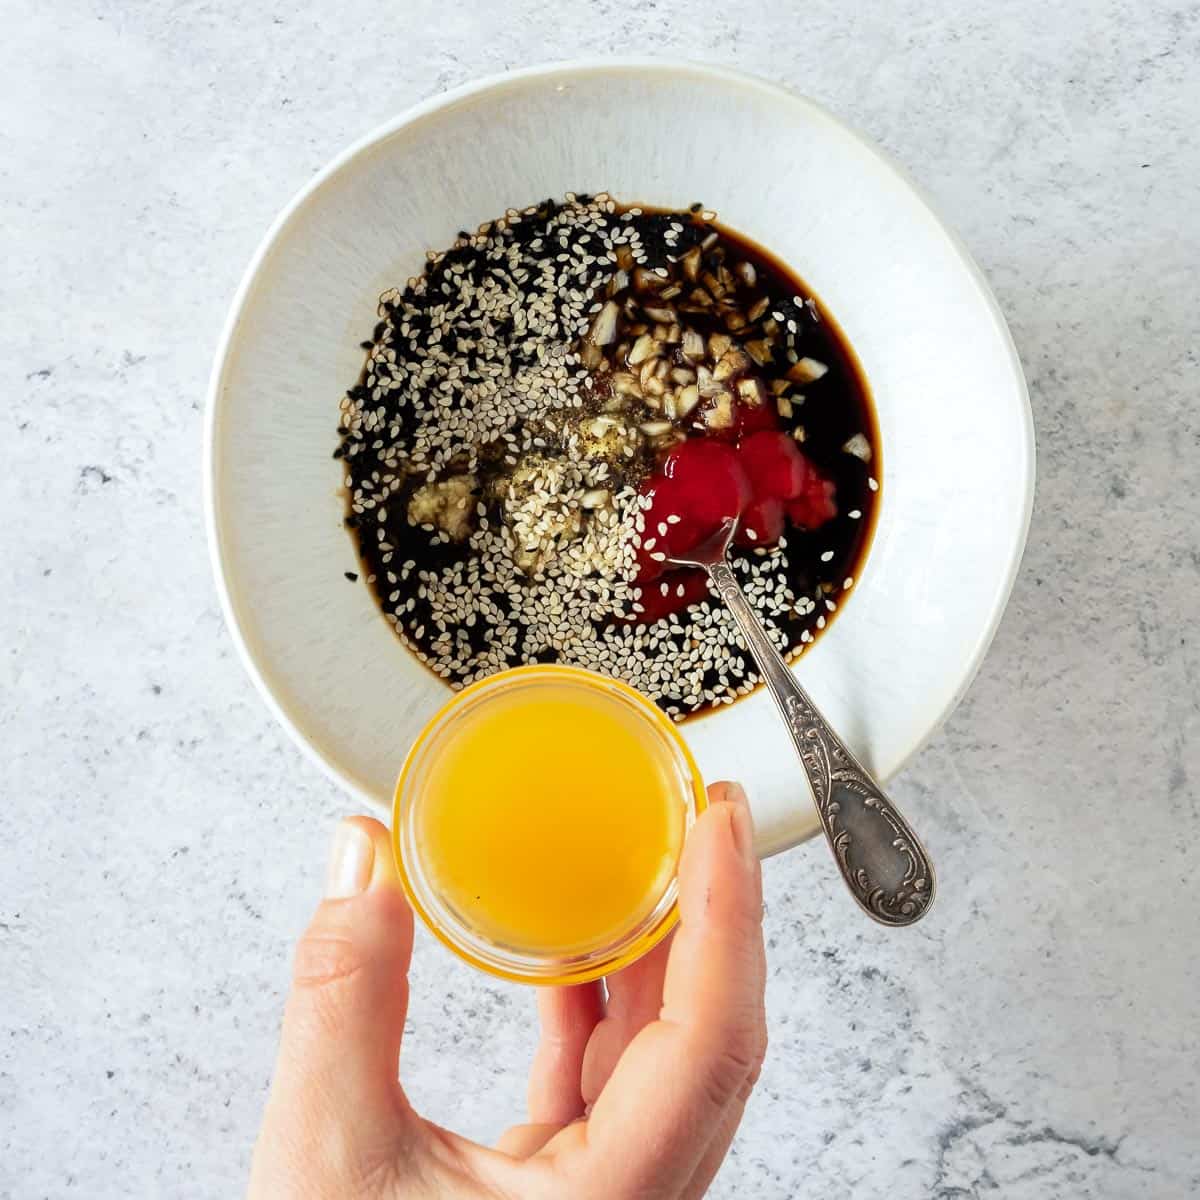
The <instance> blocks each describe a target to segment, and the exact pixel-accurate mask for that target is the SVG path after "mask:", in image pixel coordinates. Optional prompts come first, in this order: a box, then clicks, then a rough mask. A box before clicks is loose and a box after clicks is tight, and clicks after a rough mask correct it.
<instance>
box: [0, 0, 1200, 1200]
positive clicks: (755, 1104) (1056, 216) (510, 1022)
mask: <svg viewBox="0 0 1200 1200" xmlns="http://www.w3.org/2000/svg"><path fill="white" fill-rule="evenodd" d="M548 11H549V10H547V9H546V7H545V5H543V4H535V3H533V2H532V0H518V2H516V3H504V4H493V5H488V6H484V5H474V4H465V5H448V4H442V3H436V4H435V3H430V2H429V0H410V2H409V3H408V4H406V5H404V6H388V5H382V6H381V5H380V4H379V3H378V2H377V0H374V2H371V3H367V2H366V0H340V2H339V3H338V4H335V5H329V4H323V3H315V2H313V0H298V2H296V3H292V4H286V5H275V6H271V5H267V6H263V5H243V4H235V3H233V2H232V0H213V2H210V3H203V4H200V3H195V4H192V3H187V4H185V3H177V4H166V3H162V4H157V5H150V4H147V5H123V4H114V3H110V2H108V0H73V2H70V3H68V2H67V0H46V2H44V3H37V4H35V3H31V2H29V0H15V11H14V7H13V5H12V4H10V5H9V6H8V8H7V9H6V17H7V19H6V20H5V23H4V24H5V34H4V38H3V44H2V46H0V112H3V113H4V115H5V119H4V121H3V122H2V124H0V248H2V253H0V261H2V262H3V269H2V270H0V298H2V301H3V303H2V304H0V313H2V315H0V378H2V379H3V384H4V394H5V400H6V403H5V405H4V411H3V414H2V415H0V437H2V443H0V444H2V445H3V451H4V458H5V460H6V468H5V470H4V471H3V472H2V473H0V511H2V512H3V535H2V537H3V555H2V557H0V632H2V639H0V644H2V646H3V660H2V662H3V665H2V667H0V731H2V733H0V737H2V741H0V758H2V761H3V767H2V768H0V779H2V780H3V800H4V829H3V837H2V838H0V1197H4V1198H5V1200H18V1198H19V1200H40V1198H43V1197H55V1198H56V1197H70V1196H81V1197H87V1198H88V1200H107V1198H108V1197H114V1198H116V1197H150V1196H163V1197H171V1198H176V1200H178V1198H186V1197H230V1196H236V1195H238V1194H239V1193H240V1191H241V1189H242V1187H243V1186H244V1180H245V1175H246V1169H247V1161H248V1155H249V1150H250V1146H251V1142H252V1140H253V1137H254V1134H255V1131H256V1128H257V1124H258V1120H259V1114H260V1110H261V1106H262V1102H263V1097H264V1092H265V1088H266V1086H267V1080H268V1074H269V1071H270V1066H271V1060H272V1056H273V1052H274V1044H275V1036H276V1029H277V1022H278V1019H279V1012H280V1003H281V997H282V994H283V990H284V988H285V985H286V980H287V974H288V958H289V946H290V943H291V941H292V940H293V939H294V937H295V936H296V934H297V933H298V931H299V930H300V928H301V927H302V925H303V923H304V922H305V920H306V917H307V915H308V913H309V911H310V909H311V906H312V905H313V903H314V901H315V899H316V896H317V892H318V890H319V881H320V873H321V871H322V868H323V859H324V855H325V849H326V842H327V838H328V836H329V832H330V830H331V827H332V825H333V822H334V820H335V819H336V817H337V816H338V815H340V814H341V813H342V812H343V810H344V801H343V799H342V798H341V797H340V796H339V795H337V794H336V792H335V791H334V790H333V789H332V788H331V787H330V786H329V785H328V784H327V783H326V782H325V780H324V779H322V778H321V777H320V776H318V774H317V772H316V771H315V770H314V768H313V767H312V766H311V765H310V764H309V763H307V762H306V761H304V760H302V758H301V756H300V755H299V753H298V752H297V751H296V749H295V748H294V747H293V746H292V744H291V743H290V742H289V741H288V740H287V738H286V736H285V735H284V733H283V732H282V730H281V729H279V728H278V727H277V726H276V725H275V723H274V722H273V720H272V719H271V718H270V716H269V715H268V713H267V712H266V710H265V708H264V706H263V705H262V703H261V702H260V700H259V699H258V697H257V695H256V694H255V693H254V692H253V690H252V688H251V685H250V683H249V681H248V679H247V677H246V675H245V674H244V673H243V671H242V669H241V667H240V666H239V664H238V661H237V659H236V658H235V656H234V653H233V649H232V646H231V643H230V640H229V637H228V636H227V634H226V631H225V629H224V626H223V622H222V618H221V614H220V612H219V611H218V607H217V602H216V598H215V594H214V590H213V587H212V584H211V581H210V577H209V569H208V560H207V554H206V549H205V545H204V536H203V529H202V520H201V507H200V487H199V456H200V432H201V406H202V401H203V393H204V387H205V382H206V376H207V372H208V368H209V363H210V357H211V354H212V351H213V347H214V345H215V343H216V339H217V334H218V331H219V329H220V326H221V323H222V320H223V318H224V314H225V309H226V306H227V305H228V303H229V300H230V298H231V295H232V292H233V290H234V287H235V285H236V283H237V281H238V279H239V277H240V275H241V272H242V270H243V268H244V266H245V264H246V261H247V259H248V257H249V255H250V253H251V251H252V250H253V248H254V246H255V245H256V243H257V241H258V239H259V237H260V235H261V234H262V232H263V230H264V228H265V227H266V225H267V224H268V222H269V221H270V220H271V218H272V217H273V216H274V215H275V213H276V212H277V210H278V209H279V208H280V206H281V205H282V204H283V203H284V202H285V201H286V200H287V199H288V197H289V196H290V195H291V194H292V192H293V191H294V190H295V189H296V188H297V187H298V186H299V185H300V184H302V183H303V182H304V181H305V180H306V179H308V178H309V177H310V176H311V175H312V173H313V172H314V171H315V170H316V169H317V168H318V167H320V166H321V165H322V163H324V162H325V161H326V160H327V159H328V158H329V157H330V156H331V155H332V154H333V153H334V152H336V151H338V150H339V149H340V148H341V147H342V146H343V145H345V144H346V143H347V142H348V141H350V140H351V139H353V138H356V137H357V136H359V135H360V134H361V133H363V132H365V131H366V130H367V129H369V128H371V127H372V126H373V125H375V124H377V123H378V122H380V121H382V120H384V119H385V118H387V117H389V116H391V115H393V114H394V113H396V112H397V111H399V110H400V109H402V108H404V107H405V106H407V105H409V104H410V103H412V102H414V101H416V100H419V99H421V98H422V97H425V96H427V95H429V94H430V93H433V92H436V91H438V90H441V89H443V88H446V87H448V86H451V85H454V84H457V83H460V82H463V81H465V80H468V79H470V78H472V77H474V76H477V75H480V74H484V73H488V72H493V71H497V70H501V69H504V68H507V67H512V66H519V65H524V64H527V63H531V62H536V61H540V60H546V59H552V58H566V57H575V56H579V55H583V54H590V53H630V52H647V51H656V52H660V53H664V54H673V55H679V56H685V57H692V58H697V59H706V60H711V61H714V62H718V63H723V64H731V65H734V66H741V67H744V68H746V69H749V70H752V71H755V72H757V73H759V74H762V75H765V76H768V77H770V78H772V79H775V80H778V81H781V82H784V83H787V84H789V85H791V86H793V87H795V88H797V89H799V90H802V91H805V92H807V93H809V94H810V95H812V96H814V97H816V98H817V99H818V100H820V101H822V102H824V103H825V104H827V105H829V106H830V107H831V108H833V109H834V110H835V111H837V112H838V113H840V114H841V115H842V116H844V117H846V118H847V119H848V120H850V121H851V122H853V123H854V124H856V125H857V126H859V127H860V128H862V129H863V130H864V131H865V132H866V133H868V134H869V135H871V136H872V137H874V138H875V139H877V140H878V141H879V142H880V143H882V144H883V145H884V146H885V147H886V148H887V149H888V150H889V151H891V152H892V153H893V154H894V155H895V156H896V157H897V158H898V159H899V160H900V161H901V162H902V163H904V164H905V165H906V166H907V167H908V168H909V169H910V170H911V172H912V174H913V175H914V176H915V178H916V179H917V180H918V181H919V182H920V183H921V184H922V185H923V186H924V187H925V188H926V189H927V190H928V192H929V193H930V194H931V196H932V197H933V199H934V201H935V203H936V204H937V205H938V206H939V208H940V209H941V210H942V212H943V213H944V214H945V215H946V217H947V218H948V219H949V220H950V221H951V223H952V224H954V225H955V226H956V227H957V228H958V229H959V230H960V231H961V233H962V234H963V236H964V238H965V240H966V242H967V244H968V245H969V246H970V248H971V250H972V251H973V253H974V255H975V256H976V258H977V259H978V261H979V263H980V265H981V266H982V267H983V269H984V270H985V272H986V273H987V274H988V276H989V278H990V280H991V282H992V284H993V286H994V288H995V290H996V293H997V295H998V297H999V300H1000V303H1001V305H1002V307H1003V308H1004V310H1005V312H1006V314H1007V316H1008V320H1009V323H1010V325H1011V327H1012V331H1013V335H1014V337H1015V339H1016V342H1017V346H1018V347H1019V349H1020V351H1021V354H1022V357H1023V360H1024V363H1025V367H1026V370H1027V372H1028V377H1029V383H1030V388H1031V392H1032V397H1033V406H1034V415H1035V419H1036V423H1037V429H1038V441H1039V474H1040V478H1039V487H1038V500H1037V509H1036V512H1035V515H1034V520H1033V528H1032V531H1031V534H1030V542H1029V550H1028V552H1027V554H1026V557H1025V563H1024V567H1023V569H1022V571H1021V575H1020V578H1019V579H1018V581H1017V585H1016V590H1015V592H1014V595H1013V600H1012V604H1011V607H1010V608H1009V611H1008V615H1007V617H1006V619H1005V621H1004V624H1003V627H1002V628H1001V630H1000V633H999V636H998V637H997V639H996V642H995V645H994V646H993V648H992V651H991V654H990V656H989V658H988V660H987V662H986V664H985V666H984V668H983V671H982V674H981V675H980V677H979V679H978V681H977V682H976V684H975V685H974V687H973V688H972V690H971V692H970V694H969V695H968V697H967V699H966V702H965V703H964V704H963V705H962V707H961V708H960V709H959V711H958V712H957V713H956V714H955V715H954V717H953V718H952V719H951V721H950V722H949V724H948V725H947V727H946V728H945V730H944V731H943V732H942V733H941V735H940V736H939V737H938V738H937V739H936V740H935V741H934V742H933V743H932V745H931V746H930V747H929V748H928V749H927V750H926V751H925V752H924V753H923V754H922V755H921V756H920V758H919V760H918V761H917V762H916V763H915V764H914V765H913V766H912V767H911V768H910V769H909V770H908V771H907V772H906V773H905V774H904V775H903V777H902V778H900V779H899V780H898V781H897V782H896V784H895V790H896V793H897V795H898V798H899V799H900V801H901V802H902V805H903V807H904V808H905V809H906V810H909V811H911V812H912V813H913V814H914V817H915V818H917V819H918V823H919V825H920V827H921V829H922V830H924V831H926V832H927V835H928V840H929V841H930V843H931V845H932V846H933V847H934V849H935V855H936V858H937V859H938V862H939V865H940V868H941V879H942V886H941V895H940V901H939V904H938V905H937V907H936V909H935V910H934V913H933V914H932V915H931V916H930V918H929V920H928V921H927V922H926V923H924V924H923V925H921V926H920V927H918V928H917V929H915V930H913V931H911V932H910V933H909V934H907V935H906V936H896V935H894V934H890V933H888V932H886V931H884V930H881V929H876V928H874V927H873V926H871V925H870V924H869V923H867V922H866V921H863V920H859V919H857V918H856V916H855V915H854V914H853V912H852V911H851V910H850V909H849V907H848V905H847V902H846V900H845V898H844V897H843V896H842V895H841V894H840V888H841V884H840V883H839V882H838V880H837V879H836V877H835V875H834V872H833V871H832V869H831V868H830V864H829V863H828V861H827V853H828V852H827V851H826V849H825V847H824V846H823V845H821V844H819V843H812V844H810V845H808V846H807V847H804V848H802V849H800V850H797V851H793V852H791V853H789V854H787V855H785V856H783V857H780V858H778V859H775V860H773V861H772V862H770V863H769V864H768V866H767V868H766V878H767V895H768V906H769V912H768V916H767V933H768V937H769V939H770V991H769V997H768V1001H769V1009H770V1021H771V1049H770V1055H769V1060H768V1063H767V1066H766V1070H765V1073H764V1075H763V1079H762V1083H761V1085H760V1087H759V1088H758V1090H757V1092H756V1093H755V1096H754V1099H753V1101H752V1103H751V1104H750V1107H749V1111H748V1114H747V1117H746V1121H745V1124H744V1126H743V1128H742V1131H741V1134H740V1135H739V1138H738V1140H737V1143H736V1146H735V1149H734V1151H733V1153H732V1154H731V1156H730V1158H729V1160H728V1162H727V1163H726V1166H725V1168H724V1170H723V1172H722V1174H721V1176H720V1177H719V1179H718V1182H717V1184H716V1185H715V1186H714V1189H713V1194H714V1195H716V1196H721V1197H732V1196H739V1197H745V1196H761V1197H812V1198H813V1200H841V1198H844V1197H874V1196H881V1195H886V1196H889V1197H894V1198H898V1200H903V1198H907V1197H914V1198H918V1197H921V1198H923V1197H975V1196H981V1197H987V1196H993V1195H994V1196H999V1197H1003V1198H1004V1200H1027V1198H1034V1197H1037V1198H1039V1200H1040V1198H1043V1197H1045V1198H1052V1200H1059V1198H1063V1197H1088V1198H1091V1197H1097V1198H1099V1197H1104V1198H1114V1200H1115V1198H1118V1197H1119V1198H1126V1197H1150V1198H1158V1197H1162V1198H1177V1197H1178V1198H1182V1197H1187V1196H1192V1195H1195V1194H1197V1191H1198V1190H1200V1137H1198V1136H1197V1129H1200V1093H1198V1089H1200V999H1198V997H1200V933H1198V930H1200V923H1198V922H1197V903H1196V900H1197V891H1196V879H1197V877H1198V876H1200V849H1198V847H1200V807H1198V806H1200V707H1198V697H1200V654H1198V650H1197V640H1198V638H1200V633H1198V630H1197V624H1196V614H1197V611H1198V610H1200V488H1198V487H1197V482H1198V471H1197V467H1198V464H1200V417H1198V416H1197V403H1196V395H1197V387H1198V381H1200V372H1198V371H1197V367H1198V366H1200V362H1198V352H1197V343H1196V339H1197V329H1198V324H1197V317H1196V313H1197V295H1198V293H1200V221H1198V220H1197V216H1196V212H1197V191H1196V185H1197V180H1198V179H1200V141H1198V135H1197V120H1196V118H1197V114H1198V113H1200V8H1197V7H1196V5H1195V4H1194V3H1187V2H1185V3H1179V4H1167V3H1156V2H1142V3H1137V4H1134V3H1130V2H1128V0H1119V2H1112V3H1106V2H1104V0H1097V2H1096V3H1083V2H1081V0H1068V2H1067V3H1064V4H1057V5H1056V4H1047V3H1044V2H1043V0H1014V2H1013V3H1007V4H1003V5H993V6H990V7H988V6H983V7H981V6H979V5H978V4H975V3H967V2H966V0H951V2H948V3H942V4H932V5H931V4H928V3H916V2H915V0H899V2H898V3H893V4H877V5H871V6H868V5H856V4H849V5H847V4H845V3H840V2H839V3H830V2H829V0H809V2H808V3H806V4H804V5H803V6H797V7H796V8H795V9H794V15H792V16H790V17H787V18H783V17H781V15H780V14H781V13H783V12H786V11H787V8H786V6H785V7H784V9H779V8H778V7H777V8H776V9H774V10H773V15H772V16H771V17H770V19H764V18H763V17H762V16H761V15H760V14H757V13H755V14H751V12H750V10H742V9H738V8H737V7H733V8H731V7H729V6H728V5H720V4H713V3H710V2H707V0H705V2H702V3H698V4H696V3H685V2H684V0H658V2H657V3H647V4H644V5H626V4H618V3H614V2H612V0H597V2H595V3H588V2H586V0H564V2H563V3H560V4H558V5H556V6H554V8H553V14H554V15H553V18H552V19H548V18H547V16H546V15H545V14H546V13H547V12H548ZM980 449H981V452H985V450H986V448H984V447H981V448H980ZM413 974H414V986H413V1003H412V1012H411V1020H410V1030H409V1035H408V1041H407V1043H406V1049H405V1059H406V1074H407V1079H408V1083H409V1087H410V1091H411V1094H412V1096H413V1099H414V1100H415V1102H416V1103H417V1104H418V1106H419V1107H421V1108H423V1109H424V1110H425V1111H426V1112H427V1113H428V1114H429V1115H431V1116H433V1117H435V1118H437V1119H439V1120H442V1121H444V1122H448V1123H451V1124H453V1125H454V1126H455V1127H457V1128H458V1129H460V1130H462V1131H464V1132H466V1133H468V1134H471V1135H475V1136H478V1137H489V1136H493V1135H495V1134H496V1133H497V1132H498V1131H499V1130H500V1129H501V1128H502V1127H503V1126H504V1125H506V1124H507V1123H508V1122H509V1121H510V1120H512V1119H513V1118H514V1117H516V1116H517V1115H518V1114H519V1113H520V1111H521V1108H522V1097H523V1092H524V1086H525V1071H526V1067H527V1062H528V1058H529V1054H530V1051H531V1046H532V1033H533V1030H532V1021H531V1017H532V1009H531V1002H530V997H529V996H528V995H527V994H526V993H524V992H522V991H519V990H515V989H513V988H511V987H505V986H500V985H493V984H492V983H490V982H488V981H487V980H485V979H483V978H482V977H480V976H478V975H476V974H474V973H472V972H470V971H469V970H467V969H466V968H463V967H459V966H458V965H457V964H456V963H454V962H452V961H450V959H449V957H448V956H447V955H446V954H444V953H442V952H441V951H440V950H439V949H437V948H436V947H434V946H433V945H432V944H431V943H430V941H429V940H428V939H427V938H423V939H422V940H421V941H420V943H419V945H418V951H417V956H416V963H415V966H414V972H413Z"/></svg>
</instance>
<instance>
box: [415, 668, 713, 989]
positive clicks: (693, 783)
mask: <svg viewBox="0 0 1200 1200" xmlns="http://www.w3.org/2000/svg"><path fill="white" fill-rule="evenodd" d="M550 683H558V684H560V685H561V684H563V683H566V684H570V685H575V686H577V687H580V688H587V689H591V690H595V689H602V690H603V691H605V692H606V693H607V694H608V695H609V696H610V697H615V698H616V699H618V700H619V701H621V702H623V703H624V705H625V706H626V707H627V709H628V710H629V711H631V712H633V713H635V714H636V715H637V716H638V717H639V718H640V719H641V720H642V721H643V722H644V723H645V725H646V727H647V728H648V729H649V730H650V731H651V732H653V733H654V734H656V735H657V736H656V743H657V745H658V747H659V748H660V749H661V751H662V752H663V754H664V758H667V759H669V761H670V763H671V765H672V767H673V768H674V772H673V773H674V774H675V775H676V776H677V777H678V779H679V784H680V789H679V790H680V797H679V798H680V799H681V800H683V801H685V804H684V808H685V814H684V815H685V827H684V839H685V840H686V837H687V834H688V832H689V831H690V829H691V827H692V825H693V823H694V822H695V820H696V818H697V817H698V816H699V815H700V813H701V812H703V810H704V808H705V807H706V803H707V801H706V796H705V790H704V782H703V779H702V777H701V775H700V770H699V768H698V767H697V765H696V762H695V759H694V758H693V757H692V754H691V751H690V750H689V748H688V745H687V743H686V742H685V741H684V739H683V736H682V734H681V733H680V732H679V730H678V729H677V728H676V726H675V722H674V721H672V720H671V718H670V717H669V716H667V714H666V713H664V712H663V711H662V710H661V709H660V708H659V707H658V706H657V705H656V704H654V703H653V701H651V700H649V699H648V698H647V697H646V696H644V695H642V693H641V692H639V691H637V690H636V689H634V688H632V687H630V686H629V685H628V684H625V683H622V682H621V681H620V680H616V679H611V678H609V677H608V676H606V675H601V674H599V673H597V672H594V671H588V670H585V669H583V668H581V667H569V666H563V665H560V664H532V665H528V666H521V667H514V668H511V669H509V670H506V671H500V672H497V673H496V674H495V675H489V676H488V677H487V678H486V679H481V680H478V681H476V682H475V683H472V684H469V685H468V686H467V687H465V688H463V689H462V691H460V692H456V693H455V694H454V695H453V696H452V697H451V698H450V699H449V700H448V701H447V702H446V703H445V704H444V705H442V707H441V708H440V709H438V711H437V712H436V713H435V714H434V715H433V716H432V717H431V718H430V720H429V721H428V722H427V723H426V724H425V727H424V728H423V729H422V730H421V732H420V733H419V734H418V735H417V738H416V740H415V741H414V742H413V744H412V746H411V748H410V749H409V752H408V755H407V756H406V758H405V760H404V765H403V766H402V767H401V769H400V774H399V776H398V778H397V780H396V789H395V795H394V800H393V806H392V852H393V855H394V857H395V861H396V869H397V870H398V872H399V874H400V880H401V883H402V884H403V886H404V890H405V893H406V894H407V896H408V900H409V903H410V904H411V905H412V907H413V909H414V911H415V912H416V913H417V914H418V916H420V918H421V920H422V921H423V922H424V923H425V926H426V928H428V929H429V931H430V932H431V933H432V934H433V935H434V937H436V938H437V939H438V940H439V941H440V942H441V943H442V944H443V945H445V946H447V947H448V948H449V949H450V950H452V951H453V952H454V953H455V954H457V955H458V956H459V957H460V958H462V959H464V960H465V961H467V962H469V963H470V964H471V965H472V966H475V967H478V968H479V969H480V970H483V971H486V972H488V973H489V974H492V975H496V976H499V977H500V978H502V979H508V980H512V981H514V982H518V983H532V984H541V985H563V984H577V983H586V982H588V981H590V980H593V979H599V978H601V977H602V976H604V975H608V974H611V973H612V972H613V971H617V970H620V969H621V968H622V967H625V966H628V965H629V964H630V963H631V962H633V961H634V960H635V959H637V958H640V957H641V956H642V955H643V954H645V953H646V952H647V951H649V950H650V949H652V948H653V947H654V946H655V945H657V944H658V943H659V942H660V941H661V940H662V939H663V938H664V937H665V936H666V935H667V934H668V933H669V932H670V931H671V930H672V929H673V928H674V926H675V924H676V922H677V921H678V917H679V912H678V906H677V897H678V881H677V877H676V874H675V873H674V872H672V874H671V876H670V878H669V880H668V882H667V885H666V887H665V889H664V891H663V893H662V895H661V896H660V897H659V900H658V902H657V903H656V904H655V906H654V907H653V909H652V910H651V911H650V912H649V913H648V914H646V915H645V916H644V917H643V919H641V920H640V921H639V922H637V923H636V924H635V925H634V926H633V928H631V929H629V930H627V931H626V932H625V933H623V934H621V935H619V936H618V937H616V938H614V939H613V940H612V941H611V942H610V943H608V944H605V945H603V946H599V947H594V948H592V949H590V950H587V951H581V952H579V953H576V954H560V955H549V954H539V953H530V952H525V951H521V950H518V949H515V948H513V947H511V946H505V945H502V944H500V943H498V942H496V941H495V940H493V939H490V938H488V937H487V936H485V935H483V934H482V933H480V931H478V930H477V929H473V928H472V927H471V926H469V925H468V924H467V923H466V922H465V921H463V920H462V919H461V918H460V917H458V916H457V914H455V912H454V911H453V909H452V908H451V907H450V906H449V905H448V904H447V903H446V902H445V901H444V900H443V899H442V898H441V897H440V896H439V895H438V892H437V889H436V888H435V887H434V886H433V884H432V881H431V880H430V878H429V874H428V872H427V871H426V869H425V865H424V863H423V862H422V859H421V855H420V854H419V852H418V850H417V847H416V840H415V828H414V826H415V814H416V812H417V811H418V809H419V795H414V791H415V788H414V783H413V781H414V778H416V777H418V776H419V773H420V768H421V767H422V766H423V765H424V764H425V763H426V762H427V761H428V760H429V758H430V757H431V756H432V755H433V754H434V753H436V750H437V747H438V745H439V742H440V739H441V738H442V737H443V736H444V735H445V734H446V733H447V732H449V731H452V730H453V727H454V725H455V723H456V721H457V720H458V719H459V718H460V717H462V716H464V715H466V713H468V712H470V711H473V710H474V709H475V708H476V707H477V706H478V705H479V704H480V703H482V702H483V701H485V700H486V699H487V698H488V697H489V696H490V695H503V694H508V693H510V692H511V691H512V689H513V688H514V687H523V686H530V685H533V686H536V685H538V684H550Z"/></svg>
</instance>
